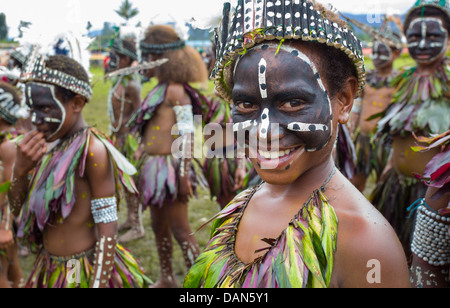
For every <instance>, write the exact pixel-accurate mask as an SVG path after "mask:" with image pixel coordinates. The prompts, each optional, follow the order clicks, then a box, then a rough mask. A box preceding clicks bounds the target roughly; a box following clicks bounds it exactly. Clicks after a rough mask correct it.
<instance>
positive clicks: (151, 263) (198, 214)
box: [21, 56, 413, 286]
mask: <svg viewBox="0 0 450 308" xmlns="http://www.w3.org/2000/svg"><path fill="white" fill-rule="evenodd" d="M412 64H413V62H412V60H411V59H410V58H409V57H406V56H402V57H400V58H399V59H398V60H397V61H396V63H395V67H396V68H399V67H402V66H405V65H412ZM372 67H373V65H372V62H371V60H370V59H367V61H366V69H371V68H372ZM91 72H92V74H93V75H94V77H93V81H94V93H93V97H92V100H91V102H90V103H89V104H88V105H87V106H86V107H85V109H84V112H83V115H84V118H85V120H86V121H87V123H88V124H89V125H91V126H95V127H97V128H98V129H100V130H102V131H104V132H108V125H109V118H108V115H107V97H108V91H109V88H110V83H109V82H108V81H104V80H103V79H102V76H103V72H102V70H101V68H92V70H91ZM153 86H154V82H149V83H145V84H144V86H143V89H142V94H143V95H146V94H147V93H148V92H149V90H150V89H151V88H152V87H153ZM205 88H206V91H208V92H211V91H212V90H213V86H212V84H211V83H210V84H209V85H206V86H205ZM372 186H373V184H371V183H369V184H368V189H367V191H369V190H370V189H371V187H372ZM121 208H122V210H121V211H120V212H119V223H122V222H124V221H125V219H126V214H127V210H126V206H125V205H122V206H121ZM218 211H219V205H218V204H217V203H216V202H215V201H214V200H211V199H210V197H209V193H208V192H206V191H202V190H201V191H200V192H199V196H198V198H197V199H192V200H191V201H190V202H189V220H190V222H191V226H192V230H197V229H198V228H199V227H200V226H201V225H202V224H203V223H204V222H206V221H207V219H209V218H211V217H212V216H213V215H214V214H216V213H217V212H218ZM143 222H144V228H145V231H146V236H145V238H144V239H141V240H136V241H134V242H131V243H128V244H126V245H125V247H127V248H128V249H129V250H130V251H131V252H132V254H133V255H134V256H135V257H137V258H138V259H139V260H141V263H142V266H143V268H144V269H145V271H146V273H147V275H148V276H149V277H150V278H151V279H152V280H154V281H156V280H158V278H159V261H158V256H157V251H156V246H155V239H154V235H153V231H152V230H151V227H150V222H151V221H150V214H149V211H146V212H144V214H143ZM209 232H210V226H207V227H205V228H204V229H202V230H200V231H198V232H197V233H196V234H195V236H196V238H197V241H198V243H199V246H200V249H202V248H204V247H205V245H206V244H207V242H208V240H209ZM34 257H35V256H34V255H30V256H28V257H25V258H21V266H22V269H23V271H24V275H25V277H28V274H29V273H30V271H31V267H32V263H33V261H34ZM173 265H174V272H175V274H176V276H177V280H178V284H179V285H180V286H181V284H182V282H183V278H184V276H185V275H186V271H187V270H186V267H185V265H184V261H183V257H182V254H181V250H180V248H179V246H178V245H177V244H175V242H174V257H173Z"/></svg>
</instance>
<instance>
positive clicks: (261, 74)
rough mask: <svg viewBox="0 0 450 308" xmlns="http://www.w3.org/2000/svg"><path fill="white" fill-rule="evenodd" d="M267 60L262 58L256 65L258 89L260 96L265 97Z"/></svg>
mask: <svg viewBox="0 0 450 308" xmlns="http://www.w3.org/2000/svg"><path fill="white" fill-rule="evenodd" d="M266 72H267V62H266V60H265V59H264V58H262V59H261V61H259V65H258V80H259V91H260V92H261V98H263V99H264V98H267V82H266Z"/></svg>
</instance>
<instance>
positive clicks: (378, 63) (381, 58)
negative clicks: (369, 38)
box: [371, 41, 392, 68]
mask: <svg viewBox="0 0 450 308" xmlns="http://www.w3.org/2000/svg"><path fill="white" fill-rule="evenodd" d="M371 58H372V61H373V64H374V66H375V67H377V68H378V67H383V66H384V65H386V64H387V63H389V62H390V61H391V60H392V51H391V48H389V46H387V45H386V44H384V43H382V42H379V41H375V42H373V48H372V55H371Z"/></svg>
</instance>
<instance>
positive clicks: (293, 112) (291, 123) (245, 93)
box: [233, 44, 333, 157]
mask: <svg viewBox="0 0 450 308" xmlns="http://www.w3.org/2000/svg"><path fill="white" fill-rule="evenodd" d="M278 49H279V50H278ZM277 50H278V53H277V54H276V51H277ZM275 54H276V55H275ZM244 59H246V61H244ZM243 62H245V64H243ZM238 65H239V66H238V67H236V68H235V83H234V84H235V86H234V88H233V101H234V109H233V122H234V125H233V130H234V131H235V132H240V131H242V130H248V131H249V132H250V135H253V136H256V133H257V134H258V136H259V140H260V141H261V140H264V139H269V140H271V141H272V140H273V139H274V138H269V136H268V135H269V134H270V136H273V135H274V134H276V135H285V133H287V132H290V134H292V135H293V136H292V138H291V137H288V138H283V142H285V144H280V146H281V147H282V148H288V147H289V146H290V145H289V144H287V143H292V144H293V145H292V146H294V143H296V144H297V145H298V144H302V146H303V149H304V150H305V151H308V152H315V151H318V150H320V149H322V148H324V147H325V146H326V145H327V144H328V143H329V142H330V140H331V136H332V134H333V129H332V119H333V114H332V107H331V101H330V98H329V96H328V93H327V90H326V88H325V86H324V84H323V82H322V79H321V77H320V75H319V72H318V70H317V68H316V66H315V64H314V63H313V61H312V60H311V59H310V58H309V57H308V56H306V55H305V54H304V53H302V52H300V51H299V50H298V49H296V48H293V47H290V46H284V45H283V46H281V47H280V48H279V46H278V45H269V44H265V45H260V46H257V47H255V48H253V49H251V50H250V51H249V52H248V53H247V54H246V55H245V56H244V57H242V58H241V59H240V60H239V61H238ZM251 72H254V73H251ZM236 77H237V78H236ZM276 125H277V126H278V128H277V129H278V130H279V131H283V132H284V133H280V134H277V132H274V129H273V127H274V126H276ZM252 132H253V133H252ZM294 136H295V137H294ZM287 140H289V141H287ZM272 149H273V147H272ZM274 156H275V157H276V155H274Z"/></svg>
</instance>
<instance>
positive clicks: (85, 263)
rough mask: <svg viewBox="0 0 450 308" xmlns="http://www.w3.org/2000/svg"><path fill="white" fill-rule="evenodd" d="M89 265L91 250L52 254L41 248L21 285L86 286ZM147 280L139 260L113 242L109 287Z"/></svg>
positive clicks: (140, 285) (139, 285) (136, 285)
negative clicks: (66, 254) (112, 260)
mask: <svg viewBox="0 0 450 308" xmlns="http://www.w3.org/2000/svg"><path fill="white" fill-rule="evenodd" d="M74 264H75V265H74ZM93 268H94V250H89V251H87V252H84V253H82V254H78V255H75V256H71V257H56V256H52V255H50V254H49V253H47V252H46V251H44V250H42V251H41V252H40V254H39V255H38V257H37V258H36V261H35V262H34V264H33V270H32V272H31V275H30V278H29V279H28V281H27V283H26V285H25V288H89V286H90V285H91V280H92V276H93ZM151 283H152V281H151V280H150V279H149V278H148V277H146V276H145V274H144V271H143V270H142V268H141V266H140V264H139V261H138V260H136V259H135V258H134V257H133V256H132V255H131V254H130V252H129V251H128V250H127V249H126V248H124V247H122V246H121V245H119V244H117V245H116V253H115V259H114V268H113V272H112V275H111V279H110V281H109V287H110V288H147V287H148V286H149V285H150V284H151Z"/></svg>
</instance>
